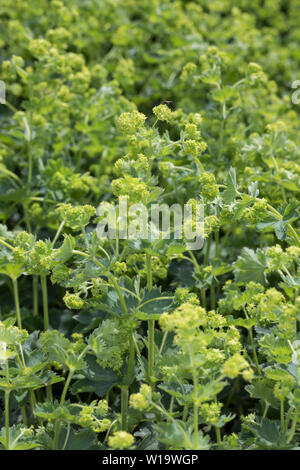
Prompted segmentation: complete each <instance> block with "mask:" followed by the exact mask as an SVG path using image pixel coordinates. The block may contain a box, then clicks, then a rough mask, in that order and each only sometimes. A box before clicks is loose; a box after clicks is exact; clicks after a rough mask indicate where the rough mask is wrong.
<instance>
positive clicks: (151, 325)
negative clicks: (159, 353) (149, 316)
mask: <svg viewBox="0 0 300 470" xmlns="http://www.w3.org/2000/svg"><path fill="white" fill-rule="evenodd" d="M148 346H149V351H148V375H149V379H150V382H153V367H154V353H155V321H154V320H148Z"/></svg>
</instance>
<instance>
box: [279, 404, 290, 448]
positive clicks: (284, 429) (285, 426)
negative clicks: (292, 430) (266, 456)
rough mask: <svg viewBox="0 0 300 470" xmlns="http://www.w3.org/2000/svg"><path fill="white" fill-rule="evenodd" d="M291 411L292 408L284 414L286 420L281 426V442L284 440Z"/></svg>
mask: <svg viewBox="0 0 300 470" xmlns="http://www.w3.org/2000/svg"><path fill="white" fill-rule="evenodd" d="M292 411H293V408H290V409H289V411H288V412H287V416H286V420H285V424H284V428H283V433H282V440H281V443H282V444H283V443H284V442H285V436H286V432H287V430H288V427H289V422H290V418H291V414H292Z"/></svg>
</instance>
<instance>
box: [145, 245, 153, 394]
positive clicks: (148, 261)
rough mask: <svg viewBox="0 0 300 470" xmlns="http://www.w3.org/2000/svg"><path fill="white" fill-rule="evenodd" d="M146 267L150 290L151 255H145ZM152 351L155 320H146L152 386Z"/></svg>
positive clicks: (149, 371)
mask: <svg viewBox="0 0 300 470" xmlns="http://www.w3.org/2000/svg"><path fill="white" fill-rule="evenodd" d="M146 268H147V287H148V290H149V291H150V290H151V289H152V263H151V255H148V254H147V255H146ZM154 353H155V320H148V375H149V380H150V382H151V384H152V386H153V367H154Z"/></svg>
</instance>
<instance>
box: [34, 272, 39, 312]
mask: <svg viewBox="0 0 300 470" xmlns="http://www.w3.org/2000/svg"><path fill="white" fill-rule="evenodd" d="M33 315H34V316H35V317H37V316H38V315H39V278H38V276H33Z"/></svg>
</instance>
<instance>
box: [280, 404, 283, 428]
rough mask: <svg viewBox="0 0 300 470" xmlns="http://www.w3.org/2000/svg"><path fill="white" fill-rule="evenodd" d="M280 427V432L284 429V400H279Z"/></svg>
mask: <svg viewBox="0 0 300 470" xmlns="http://www.w3.org/2000/svg"><path fill="white" fill-rule="evenodd" d="M280 429H281V432H283V430H284V400H283V399H281V400H280Z"/></svg>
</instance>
